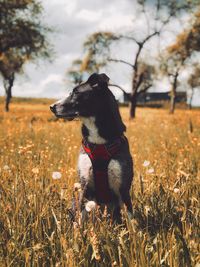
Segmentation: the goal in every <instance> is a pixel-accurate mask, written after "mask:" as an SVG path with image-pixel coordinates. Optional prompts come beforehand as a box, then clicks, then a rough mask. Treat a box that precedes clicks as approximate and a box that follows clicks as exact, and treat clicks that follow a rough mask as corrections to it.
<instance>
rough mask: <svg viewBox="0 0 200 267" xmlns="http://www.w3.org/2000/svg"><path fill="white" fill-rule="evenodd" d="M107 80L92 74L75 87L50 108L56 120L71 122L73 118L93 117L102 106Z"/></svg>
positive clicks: (106, 77) (105, 77)
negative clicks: (63, 119) (62, 119)
mask: <svg viewBox="0 0 200 267" xmlns="http://www.w3.org/2000/svg"><path fill="white" fill-rule="evenodd" d="M108 81H109V78H108V76H107V75H106V74H104V73H102V74H96V73H94V74H92V75H91V76H90V77H89V79H88V80H87V81H86V82H85V83H82V84H80V85H78V86H76V87H75V88H74V89H73V91H72V93H71V94H70V95H69V96H68V97H67V98H64V99H61V100H59V101H57V102H56V103H54V104H52V105H51V106H50V109H51V111H52V112H53V113H54V114H55V115H56V116H57V117H58V118H65V119H68V120H73V119H74V118H76V117H78V116H80V117H90V116H95V114H97V113H99V112H100V111H101V109H102V108H103V106H104V101H105V99H106V97H107V96H108V95H109V94H110V91H109V90H108Z"/></svg>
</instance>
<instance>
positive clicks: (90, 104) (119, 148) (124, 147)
mask: <svg viewBox="0 0 200 267" xmlns="http://www.w3.org/2000/svg"><path fill="white" fill-rule="evenodd" d="M108 82H109V78H108V76H107V75H106V74H104V73H102V74H97V73H93V74H92V75H91V76H90V77H89V78H88V80H87V81H86V82H84V83H81V84H79V85H78V86H76V87H75V88H74V89H73V91H72V93H71V94H70V95H69V96H68V97H67V98H65V99H62V100H60V101H58V102H56V103H54V104H52V105H51V106H50V110H51V111H52V112H53V113H54V114H55V115H56V117H58V118H64V119H66V120H73V119H75V118H79V119H80V120H81V121H82V136H83V139H82V147H81V150H80V154H79V158H78V174H79V178H80V184H81V188H82V190H81V191H82V194H81V196H80V209H81V211H82V212H83V213H84V211H85V206H84V203H85V200H88V201H90V200H92V201H95V202H96V203H97V204H98V205H100V206H107V210H108V212H109V214H111V216H112V219H113V221H115V222H121V208H122V206H123V204H125V206H126V207H127V211H128V215H129V217H132V214H133V209H132V203H131V197H130V193H129V191H130V188H131V184H132V181H133V160H132V157H131V154H130V150H129V144H128V141H127V138H126V137H125V135H124V132H125V131H126V127H125V125H124V124H123V122H122V119H121V116H120V113H119V108H118V104H117V101H116V100H115V97H114V95H113V94H112V92H111V91H110V90H109V88H108Z"/></svg>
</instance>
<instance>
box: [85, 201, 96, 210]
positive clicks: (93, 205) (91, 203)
mask: <svg viewBox="0 0 200 267" xmlns="http://www.w3.org/2000/svg"><path fill="white" fill-rule="evenodd" d="M95 208H96V203H95V202H94V201H88V202H87V203H86V204H85V210H86V211H87V212H90V211H92V210H94V209H95Z"/></svg>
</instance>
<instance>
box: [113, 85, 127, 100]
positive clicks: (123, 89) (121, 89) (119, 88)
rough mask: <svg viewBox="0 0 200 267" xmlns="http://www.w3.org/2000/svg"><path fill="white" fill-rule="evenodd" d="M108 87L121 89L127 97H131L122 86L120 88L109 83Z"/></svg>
mask: <svg viewBox="0 0 200 267" xmlns="http://www.w3.org/2000/svg"><path fill="white" fill-rule="evenodd" d="M108 86H113V87H117V88H119V89H120V90H121V91H122V92H123V93H124V94H125V95H126V96H128V97H129V93H127V92H126V91H125V90H124V89H123V88H122V87H121V86H119V85H117V84H112V83H109V84H108Z"/></svg>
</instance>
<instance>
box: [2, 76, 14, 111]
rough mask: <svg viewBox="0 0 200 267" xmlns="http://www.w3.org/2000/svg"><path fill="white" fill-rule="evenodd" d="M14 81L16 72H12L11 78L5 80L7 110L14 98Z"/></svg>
mask: <svg viewBox="0 0 200 267" xmlns="http://www.w3.org/2000/svg"><path fill="white" fill-rule="evenodd" d="M13 83H14V74H12V75H11V76H10V77H9V78H7V79H5V80H4V88H5V111H6V112H8V111H9V104H10V100H11V98H12V87H13Z"/></svg>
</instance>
